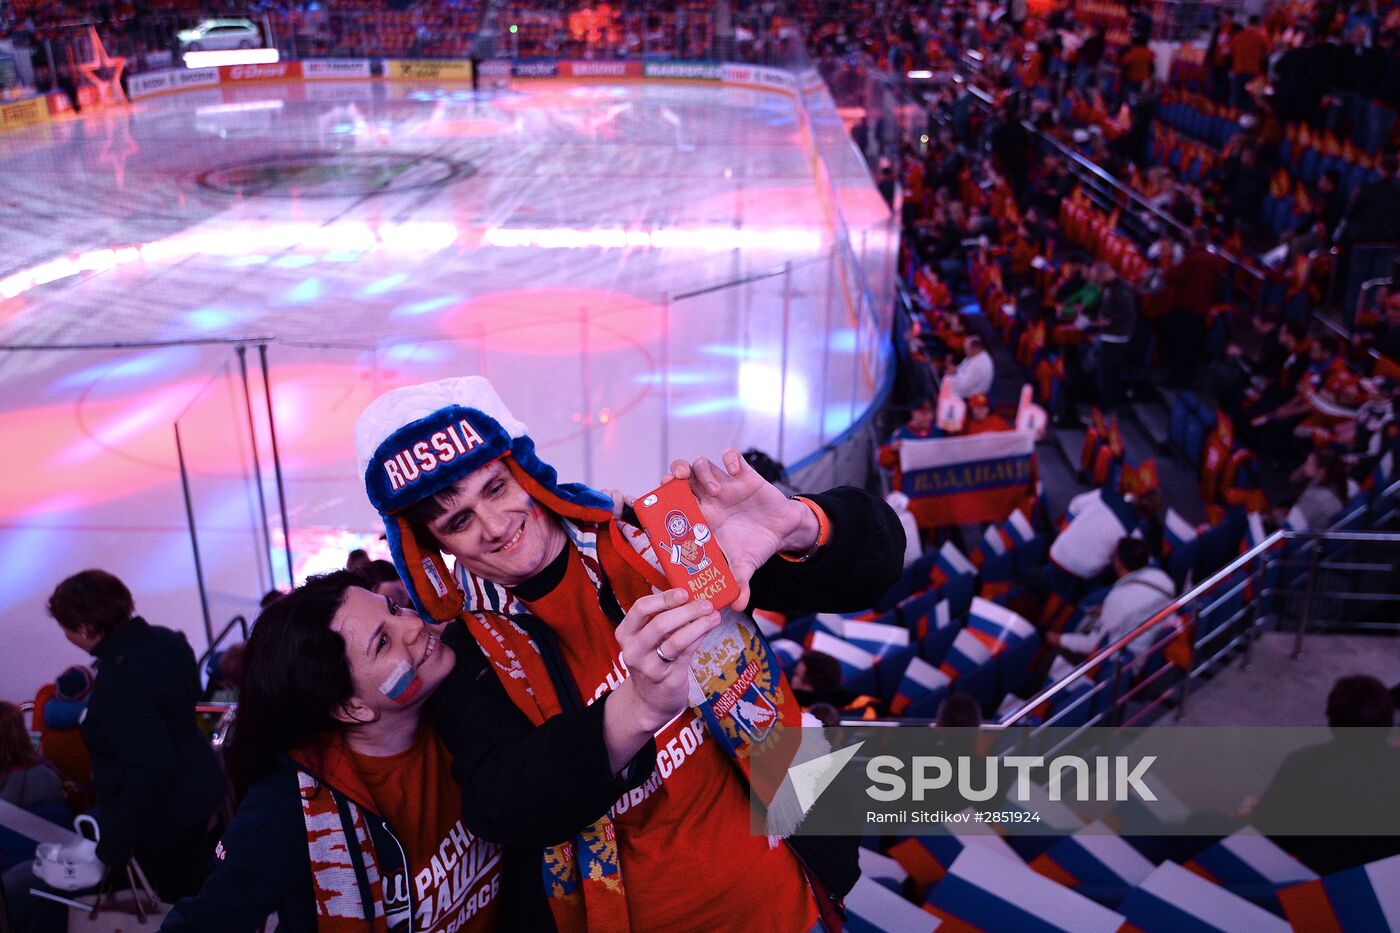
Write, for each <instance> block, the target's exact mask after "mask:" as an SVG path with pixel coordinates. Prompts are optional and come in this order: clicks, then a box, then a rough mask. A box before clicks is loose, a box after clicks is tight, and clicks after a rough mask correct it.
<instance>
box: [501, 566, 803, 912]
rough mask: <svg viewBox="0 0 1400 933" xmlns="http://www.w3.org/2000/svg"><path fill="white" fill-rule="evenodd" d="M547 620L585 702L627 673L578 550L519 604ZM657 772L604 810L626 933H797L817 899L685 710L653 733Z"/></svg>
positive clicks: (697, 722) (720, 754) (725, 759)
mask: <svg viewBox="0 0 1400 933" xmlns="http://www.w3.org/2000/svg"><path fill="white" fill-rule="evenodd" d="M526 605H527V606H529V608H530V611H531V612H532V613H534V614H535V615H537V616H539V617H540V618H541V619H543V620H544V621H545V622H547V623H548V624H549V627H550V629H551V630H552V631H553V632H554V634H555V637H556V638H557V639H558V641H559V645H560V649H561V652H562V654H563V657H564V662H565V664H567V665H568V668H569V672H570V673H571V674H572V675H573V677H574V682H575V684H577V686H578V690H579V694H580V696H582V697H583V700H584V702H585V703H589V704H592V703H594V702H596V701H597V700H598V699H599V698H600V697H602V696H603V695H604V694H605V693H607V692H608V691H609V690H611V689H613V688H615V687H616V686H618V685H619V684H620V683H621V682H622V681H623V680H624V679H625V678H626V677H627V669H626V667H625V665H623V663H622V652H621V649H620V648H619V647H618V644H617V638H616V636H615V635H614V634H613V629H614V626H613V623H612V621H611V620H610V619H608V617H607V616H606V615H604V613H603V610H602V609H601V608H600V607H599V605H598V594H597V590H595V589H594V587H593V583H592V581H590V580H589V578H588V574H587V571H586V570H584V567H583V563H582V561H581V559H580V557H579V555H578V552H577V551H576V550H575V549H574V547H573V546H572V545H569V546H568V567H567V569H566V570H565V572H564V578H563V580H561V581H560V582H559V584H558V585H557V586H555V587H554V589H552V590H550V591H549V592H548V593H546V594H545V595H543V596H541V597H540V598H538V599H535V600H533V601H530V602H527V603H526ZM656 749H657V755H656V770H655V771H654V772H652V775H651V777H650V778H648V779H647V781H646V783H644V784H643V785H642V786H640V787H638V788H636V789H635V790H633V791H631V792H630V793H628V794H626V795H624V796H623V797H622V798H621V799H620V800H618V801H617V803H616V804H614V805H613V809H612V817H613V821H614V825H615V827H616V829H617V842H618V853H619V857H620V859H621V862H622V879H623V884H624V885H625V886H626V889H627V911H628V914H629V915H630V917H631V921H632V929H634V930H717V929H727V928H729V927H732V926H733V925H734V924H735V922H736V918H740V917H747V918H749V920H750V921H751V922H756V921H755V918H762V921H761V924H760V925H761V926H763V927H764V928H765V929H771V930H797V931H806V930H809V929H811V928H812V926H813V925H815V924H816V922H817V909H816V902H815V900H814V898H813V895H812V892H811V889H810V888H809V887H808V885H807V881H806V878H805V877H804V876H803V873H802V868H801V866H800V865H799V864H798V862H797V859H796V857H795V856H794V855H793V854H792V852H791V851H790V850H789V849H788V847H787V846H786V845H781V844H780V845H778V846H777V847H776V848H774V847H770V846H769V844H768V838H767V837H766V836H755V835H752V834H751V833H750V830H749V797H748V788H747V786H746V785H745V783H744V781H743V779H742V778H741V777H740V775H739V772H738V771H737V770H736V769H735V767H734V765H733V764H732V763H731V762H730V760H729V758H728V756H727V755H726V754H725V753H724V751H723V749H721V748H720V747H719V746H718V745H716V744H715V742H714V740H713V739H712V738H711V737H710V736H709V734H708V732H707V731H706V729H705V725H704V720H703V719H701V717H700V715H699V714H698V713H696V712H694V711H693V710H686V711H685V712H684V713H682V714H681V715H680V716H679V717H678V718H677V719H675V720H674V721H672V722H671V723H670V724H669V725H667V726H666V727H664V728H663V729H662V730H661V731H660V732H658V733H657V734H656Z"/></svg>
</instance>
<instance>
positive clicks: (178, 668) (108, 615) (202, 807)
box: [48, 570, 224, 900]
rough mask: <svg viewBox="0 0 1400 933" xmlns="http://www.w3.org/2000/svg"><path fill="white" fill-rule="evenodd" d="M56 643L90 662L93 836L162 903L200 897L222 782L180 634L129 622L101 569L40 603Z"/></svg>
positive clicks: (131, 608) (87, 738)
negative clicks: (54, 625)
mask: <svg viewBox="0 0 1400 933" xmlns="http://www.w3.org/2000/svg"><path fill="white" fill-rule="evenodd" d="M48 609H49V614H50V615H52V616H53V617H54V619H56V620H57V621H58V624H59V625H60V626H61V627H62V629H63V634H64V637H66V638H67V639H68V640H69V641H70V642H72V643H73V644H75V645H77V646H78V647H79V648H82V649H83V650H84V651H87V652H88V653H90V654H91V655H92V656H93V657H95V658H96V659H97V665H96V666H97V677H96V680H95V681H94V683H93V687H92V696H91V698H90V699H89V700H88V705H87V715H86V716H85V717H84V718H83V722H82V733H83V741H84V742H86V743H87V747H88V749H89V750H90V751H91V753H92V783H93V790H94V792H95V793H96V796H97V817H98V825H99V827H100V829H101V834H102V838H101V840H100V841H99V842H98V844H97V856H98V858H100V859H101V860H102V861H103V863H104V864H106V865H107V866H108V867H109V868H117V867H118V866H121V865H123V864H124V863H125V862H126V861H127V860H128V859H130V858H131V857H132V856H133V855H135V857H136V859H137V861H138V863H139V864H140V865H141V867H142V869H143V870H144V871H145V873H146V876H147V877H148V878H149V879H150V882H151V884H152V885H153V886H154V887H155V889H156V892H157V893H158V894H159V895H160V896H161V897H162V898H164V899H166V900H174V899H175V898H178V897H183V896H184V895H186V894H193V893H194V892H195V891H197V890H199V885H200V882H202V881H203V880H204V876H205V874H206V870H207V868H208V863H209V856H210V854H211V852H212V851H213V839H212V835H211V831H212V827H211V825H210V819H211V817H212V816H213V814H214V811H215V810H216V809H217V808H218V806H219V803H220V802H221V801H222V800H223V797H224V776H223V772H222V771H221V770H220V768H219V763H218V760H217V759H216V758H215V757H214V751H213V749H211V748H210V747H209V742H208V740H207V739H206V738H205V737H204V733H203V732H201V731H200V728H199V724H198V722H197V721H196V719H195V712H194V707H195V703H196V702H197V701H198V700H199V674H198V672H197V669H196V667H195V659H194V652H193V651H192V650H191V649H190V646H189V642H187V641H186V640H185V636H184V635H182V634H180V633H179V632H173V631H171V630H170V629H167V628H161V627H160V626H156V625H151V624H149V623H148V622H146V620H145V619H142V618H141V617H140V616H137V615H136V614H135V611H136V610H135V605H134V603H133V601H132V598H131V592H130V590H128V589H127V588H126V586H125V584H123V583H122V581H121V580H118V579H117V578H116V577H114V576H112V575H111V574H110V573H107V572H105V571H102V570H84V571H83V572H81V573H78V574H74V575H73V576H71V577H69V578H68V579H66V580H64V581H63V582H62V583H60V584H59V585H58V587H57V588H56V589H55V590H54V592H53V595H52V596H51V597H50V598H49V605H48Z"/></svg>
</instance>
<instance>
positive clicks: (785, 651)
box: [768, 638, 807, 671]
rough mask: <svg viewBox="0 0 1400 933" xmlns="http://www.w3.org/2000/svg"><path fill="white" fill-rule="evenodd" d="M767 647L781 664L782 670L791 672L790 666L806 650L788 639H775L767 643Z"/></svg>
mask: <svg viewBox="0 0 1400 933" xmlns="http://www.w3.org/2000/svg"><path fill="white" fill-rule="evenodd" d="M768 647H769V648H772V649H773V653H774V654H776V655H777V656H778V660H779V661H781V662H782V665H783V670H785V671H788V670H792V666H793V665H794V664H796V663H797V662H798V661H799V660H800V659H801V658H802V653H803V652H804V651H806V650H807V649H806V648H804V647H802V646H801V645H799V644H798V643H797V642H795V641H793V640H791V639H789V638H775V639H773V640H772V641H770V642H769V643H768Z"/></svg>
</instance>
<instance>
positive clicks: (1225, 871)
mask: <svg viewBox="0 0 1400 933" xmlns="http://www.w3.org/2000/svg"><path fill="white" fill-rule="evenodd" d="M1186 867H1187V868H1190V869H1191V870H1193V871H1195V872H1197V873H1199V874H1203V875H1204V876H1205V877H1207V878H1209V879H1210V880H1211V881H1214V882H1215V883H1216V884H1219V885H1221V886H1223V887H1225V888H1226V889H1228V890H1230V891H1233V892H1234V893H1236V894H1238V895H1240V896H1241V897H1247V898H1249V899H1250V900H1252V901H1256V902H1264V901H1272V900H1273V899H1274V893H1275V892H1276V891H1278V889H1279V888H1284V887H1287V886H1289V885H1293V884H1301V883H1303V882H1304V881H1313V880H1316V878H1317V873H1316V872H1314V871H1313V870H1312V869H1311V868H1308V867H1307V866H1306V865H1304V864H1303V863H1302V862H1300V861H1298V860H1297V859H1296V858H1294V857H1293V856H1291V855H1289V854H1288V853H1287V852H1285V851H1283V850H1282V849H1280V848H1279V847H1278V845H1277V844H1276V843H1275V842H1273V840H1271V839H1269V838H1268V837H1267V836H1261V835H1260V834H1259V833H1258V832H1257V831H1255V830H1253V829H1250V828H1245V829H1241V830H1239V831H1238V832H1235V833H1233V834H1231V835H1229V836H1226V837H1225V838H1224V839H1222V840H1220V841H1219V842H1217V843H1216V844H1215V845H1213V846H1211V847H1210V848H1209V849H1206V850H1205V851H1204V852H1202V853H1200V854H1199V855H1197V856H1196V857H1195V858H1193V859H1191V861H1189V862H1187V863H1186Z"/></svg>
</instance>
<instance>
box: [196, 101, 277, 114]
mask: <svg viewBox="0 0 1400 933" xmlns="http://www.w3.org/2000/svg"><path fill="white" fill-rule="evenodd" d="M283 104H284V102H283V101H280V100H250V101H245V102H243V103H241V104H210V105H209V106H207V107H196V108H195V110H194V112H195V116H200V117H213V116H218V115H219V114H225V113H253V112H255V111H259V110H281V109H282V107H283Z"/></svg>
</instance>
